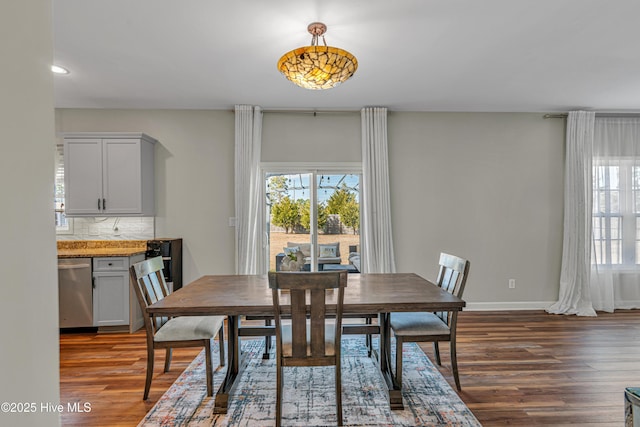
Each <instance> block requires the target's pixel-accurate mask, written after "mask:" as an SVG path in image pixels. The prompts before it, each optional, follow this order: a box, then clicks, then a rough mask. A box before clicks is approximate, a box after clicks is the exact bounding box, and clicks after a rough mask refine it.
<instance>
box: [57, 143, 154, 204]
mask: <svg viewBox="0 0 640 427" xmlns="http://www.w3.org/2000/svg"><path fill="white" fill-rule="evenodd" d="M63 138H64V167H65V172H64V178H65V179H64V183H65V213H66V215H67V216H153V215H154V214H155V197H154V144H155V143H156V142H157V141H156V140H155V139H154V138H151V137H150V136H148V135H146V134H143V133H95V132H84V133H65V134H63Z"/></svg>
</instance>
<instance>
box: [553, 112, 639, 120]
mask: <svg viewBox="0 0 640 427" xmlns="http://www.w3.org/2000/svg"><path fill="white" fill-rule="evenodd" d="M568 115H569V113H555V114H545V115H544V116H542V117H543V118H545V119H566V118H567V116H568ZM596 117H640V113H596Z"/></svg>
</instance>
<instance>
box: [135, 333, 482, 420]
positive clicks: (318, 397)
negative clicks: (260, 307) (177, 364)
mask: <svg viewBox="0 0 640 427" xmlns="http://www.w3.org/2000/svg"><path fill="white" fill-rule="evenodd" d="M216 344H217V343H216ZM263 349H264V341H263V340H262V339H260V340H255V339H254V340H243V341H242V350H243V352H245V353H248V354H247V357H248V359H247V360H248V362H247V367H246V368H245V369H244V371H243V372H242V375H241V376H240V378H239V379H238V380H237V381H239V382H238V384H237V385H236V388H235V391H234V393H233V394H231V395H230V396H229V401H230V404H229V409H228V413H227V414H214V413H213V406H214V400H213V398H210V397H207V393H206V391H207V387H206V383H205V372H204V369H205V367H204V366H205V363H204V352H202V353H200V355H199V356H197V357H196V358H195V359H194V361H193V362H192V363H191V365H190V366H189V367H188V368H187V369H186V370H185V371H184V373H183V374H182V375H180V377H179V378H178V379H177V380H176V382H175V383H174V384H173V385H172V386H171V388H170V389H169V390H168V391H167V392H166V393H165V394H164V395H163V396H162V397H161V398H160V400H159V401H158V402H157V403H156V405H155V406H154V407H153V408H152V409H151V411H149V413H148V414H147V415H146V416H145V418H144V419H143V420H142V421H141V422H140V424H139V425H138V426H139V427H140V426H144V427H148V426H154V427H155V426H172V427H173V426H189V427H204V426H247V427H261V426H272V425H275V403H276V369H275V361H274V359H273V355H272V357H271V358H270V359H269V360H264V359H262V351H263ZM215 351H216V352H217V351H218V348H217V346H216V350H215ZM403 352H404V355H403V357H404V362H403V365H404V369H403V377H402V379H403V387H404V390H403V396H402V397H403V401H404V407H405V409H404V410H402V411H398V410H394V411H392V410H390V409H389V404H388V400H387V395H386V391H385V387H386V385H385V383H384V381H383V379H382V377H381V376H380V374H379V373H378V372H377V371H376V369H377V367H376V366H375V364H374V361H373V360H371V359H370V358H369V357H367V350H366V346H365V342H364V337H360V336H355V337H348V338H344V339H343V341H342V405H343V417H344V419H343V421H344V425H345V426H394V427H395V426H407V427H408V426H411V427H415V426H480V423H479V422H478V420H477V419H476V418H475V416H474V415H473V413H472V412H471V411H470V410H469V409H468V408H467V407H466V405H465V404H464V402H462V400H460V398H459V397H458V395H457V394H456V393H455V392H454V391H453V389H452V388H451V387H450V386H449V384H448V383H447V381H446V380H445V379H444V378H443V377H442V375H441V374H440V373H439V372H438V370H437V369H436V368H435V367H434V366H433V365H432V363H431V361H430V360H429V359H428V358H427V357H426V356H425V354H424V353H423V352H422V350H421V349H420V348H419V347H418V346H417V345H416V344H413V343H411V344H405V346H404V350H403ZM212 360H213V361H215V360H218V359H217V354H214V356H213V359H212ZM224 374H225V368H224V367H223V368H220V367H218V368H217V370H216V371H215V372H214V389H216V390H217V388H218V386H219V385H220V383H221V381H222V379H223V377H224ZM284 381H285V383H284V390H285V392H284V396H283V417H282V424H283V426H314V427H320V426H335V425H336V420H337V418H336V411H335V386H334V368H333V367H314V368H285V371H284Z"/></svg>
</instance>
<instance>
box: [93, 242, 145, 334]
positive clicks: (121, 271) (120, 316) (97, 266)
mask: <svg viewBox="0 0 640 427" xmlns="http://www.w3.org/2000/svg"><path fill="white" fill-rule="evenodd" d="M143 259H144V255H143V254H141V255H135V256H132V257H99V258H93V285H94V289H93V326H97V327H103V326H124V325H130V330H131V332H133V331H135V330H137V329H139V327H140V326H141V323H142V322H141V321H142V312H141V310H140V307H139V304H138V301H137V299H136V297H135V294H133V289H132V288H131V285H130V277H129V267H130V266H131V265H132V264H134V263H136V262H139V261H142V260H143ZM136 309H137V310H136Z"/></svg>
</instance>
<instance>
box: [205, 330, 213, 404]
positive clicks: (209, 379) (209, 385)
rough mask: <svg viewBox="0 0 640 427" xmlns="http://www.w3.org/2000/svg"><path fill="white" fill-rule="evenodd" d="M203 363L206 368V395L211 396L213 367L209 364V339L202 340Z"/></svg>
mask: <svg viewBox="0 0 640 427" xmlns="http://www.w3.org/2000/svg"><path fill="white" fill-rule="evenodd" d="M204 354H205V361H206V363H205V365H206V369H207V396H209V397H211V396H213V367H212V366H211V340H205V341H204Z"/></svg>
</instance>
